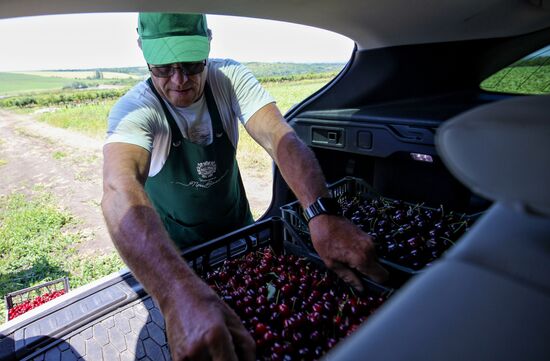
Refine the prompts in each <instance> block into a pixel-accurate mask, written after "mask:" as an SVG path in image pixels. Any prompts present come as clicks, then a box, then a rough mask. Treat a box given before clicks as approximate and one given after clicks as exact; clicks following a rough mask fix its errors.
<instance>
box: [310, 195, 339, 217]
mask: <svg viewBox="0 0 550 361" xmlns="http://www.w3.org/2000/svg"><path fill="white" fill-rule="evenodd" d="M320 214H329V215H335V216H336V215H341V214H342V208H341V207H340V205H339V204H338V201H337V200H336V199H335V198H330V197H319V198H317V200H316V201H315V202H313V203H312V204H311V205H310V206H309V207H307V208H306V209H304V218H305V219H306V222H307V223H309V221H311V219H312V218H313V217H316V216H318V215H320Z"/></svg>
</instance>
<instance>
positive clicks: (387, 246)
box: [281, 177, 476, 274]
mask: <svg viewBox="0 0 550 361" xmlns="http://www.w3.org/2000/svg"><path fill="white" fill-rule="evenodd" d="M329 188H330V190H331V193H332V195H333V196H334V197H335V198H336V199H337V200H338V203H339V204H340V206H341V208H342V211H343V216H344V217H346V218H348V219H350V220H351V221H352V222H353V223H354V224H356V225H357V226H359V227H360V228H361V229H363V230H364V231H365V232H366V233H368V234H370V235H371V236H372V237H373V239H374V241H375V244H376V251H377V254H378V256H379V258H380V261H381V262H382V263H384V264H385V265H387V266H389V267H391V268H393V269H396V270H399V271H402V272H404V273H406V274H415V273H417V272H419V271H420V270H421V269H422V268H424V267H426V266H429V265H430V264H431V263H432V262H433V261H434V260H436V259H438V258H439V257H441V255H442V254H443V253H445V251H447V249H449V248H450V247H451V246H452V245H454V243H455V242H456V241H457V240H458V239H459V238H460V237H461V236H462V235H463V234H464V233H465V232H466V231H467V230H468V229H469V228H470V226H471V225H472V224H473V222H474V221H475V219H476V216H468V215H466V214H464V213H457V212H453V211H447V210H445V209H444V207H443V206H440V207H439V208H431V207H425V206H423V205H420V204H411V203H408V202H404V201H401V200H394V199H390V198H385V197H382V196H380V195H378V194H377V193H376V192H375V191H374V190H373V189H372V188H371V187H370V186H369V185H368V184H367V183H366V182H364V181H363V180H361V179H358V178H353V177H347V178H344V179H343V180H340V181H339V182H337V183H335V184H333V185H332V186H330V187H329ZM281 211H282V215H283V218H284V219H285V220H287V221H288V222H289V223H290V224H291V225H292V226H293V230H294V232H295V233H296V234H298V237H299V239H300V240H301V241H302V243H303V245H304V246H305V247H307V248H308V249H309V250H310V251H312V252H315V250H314V249H313V246H312V245H311V241H310V238H309V232H308V229H307V225H306V222H305V220H304V219H303V216H302V214H301V207H300V205H299V204H298V203H297V202H294V203H291V204H289V205H286V206H284V207H282V208H281Z"/></svg>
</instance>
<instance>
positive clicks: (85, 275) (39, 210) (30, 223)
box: [0, 188, 124, 322]
mask: <svg viewBox="0 0 550 361" xmlns="http://www.w3.org/2000/svg"><path fill="white" fill-rule="evenodd" d="M57 203H58V202H57V201H56V199H54V198H53V196H52V195H51V194H49V193H47V192H45V191H44V190H42V189H40V188H37V189H35V190H34V192H32V193H31V194H30V195H24V194H21V193H13V194H10V195H6V196H2V197H0V297H2V298H3V297H4V296H5V294H7V293H9V292H14V291H17V290H20V289H23V288H27V287H31V286H34V285H37V284H41V283H43V282H46V281H51V280H54V279H57V278H60V277H64V276H68V277H69V282H70V285H71V287H72V288H75V287H78V286H81V285H84V284H86V283H89V282H90V281H92V280H94V279H97V278H100V277H102V276H104V275H107V274H110V273H112V272H115V271H117V270H119V269H121V268H122V267H123V266H124V264H123V263H122V261H121V260H120V258H119V257H118V255H117V254H116V253H115V252H114V253H113V254H110V255H106V256H102V257H82V256H78V254H77V252H76V245H77V244H78V243H79V242H81V241H82V240H83V239H82V236H81V235H80V234H78V233H76V232H74V231H72V230H71V229H73V228H72V227H74V226H75V225H76V224H77V220H76V219H74V218H73V217H72V216H71V215H70V214H69V213H68V212H66V211H64V210H62V209H59V207H58V206H57ZM4 318H5V305H4V303H3V302H2V303H1V304H0V322H3V321H5V319H4Z"/></svg>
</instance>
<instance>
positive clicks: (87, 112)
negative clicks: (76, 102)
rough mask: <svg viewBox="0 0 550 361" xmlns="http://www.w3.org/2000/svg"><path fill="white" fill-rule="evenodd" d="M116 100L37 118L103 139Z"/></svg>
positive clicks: (75, 107)
mask: <svg viewBox="0 0 550 361" xmlns="http://www.w3.org/2000/svg"><path fill="white" fill-rule="evenodd" d="M114 103H115V100H108V101H104V102H101V103H99V104H87V105H81V106H71V107H67V108H61V109H58V110H55V111H53V112H48V113H42V114H39V115H37V116H35V118H37V119H38V120H40V121H43V122H46V123H48V124H50V125H53V126H55V127H58V128H64V129H70V130H74V131H77V132H81V133H83V134H86V135H89V136H91V137H94V138H103V137H104V136H105V130H106V128H107V116H108V115H109V110H110V109H111V107H112V106H113V104H114Z"/></svg>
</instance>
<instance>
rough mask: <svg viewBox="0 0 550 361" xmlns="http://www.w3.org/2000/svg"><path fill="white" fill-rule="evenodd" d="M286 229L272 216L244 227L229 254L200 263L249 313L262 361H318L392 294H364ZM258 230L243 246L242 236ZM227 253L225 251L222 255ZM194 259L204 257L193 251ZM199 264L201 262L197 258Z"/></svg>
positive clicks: (221, 291)
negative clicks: (286, 236) (286, 235)
mask: <svg viewBox="0 0 550 361" xmlns="http://www.w3.org/2000/svg"><path fill="white" fill-rule="evenodd" d="M274 226H276V227H277V228H281V227H286V224H285V223H284V222H283V221H282V220H281V219H277V218H274V219H270V220H268V221H264V222H259V223H257V224H255V225H253V226H251V227H247V228H245V229H243V230H240V231H239V232H240V233H237V234H236V235H235V234H233V235H232V238H231V239H232V240H231V239H229V240H228V243H225V242H224V241H225V240H224V239H223V238H222V239H218V240H215V242H217V243H218V244H224V247H226V245H227V244H229V243H230V242H233V244H236V246H235V247H234V249H230V248H226V249H225V250H226V251H227V252H225V251H224V252H222V253H224V254H225V255H226V256H227V257H224V258H225V259H223V260H220V259H219V257H218V261H216V262H214V264H213V265H208V266H206V267H205V266H204V262H205V261H206V262H208V263H212V260H213V259H214V258H215V257H211V253H216V252H215V251H213V248H212V247H211V244H210V245H207V248H206V250H207V253H208V254H203V255H202V256H200V257H201V258H202V261H201V262H195V263H194V265H195V266H197V265H200V267H195V268H196V270H197V273H198V274H199V275H201V276H202V278H203V279H204V280H205V281H206V282H207V283H208V284H209V285H210V286H211V287H212V288H213V289H214V290H215V291H216V293H217V294H218V295H219V296H220V297H221V298H222V299H223V300H224V301H225V302H226V303H227V304H228V305H229V306H230V307H232V308H233V309H234V310H235V311H236V313H237V314H238V315H239V317H240V318H241V320H242V322H243V324H244V326H245V327H246V328H247V329H248V331H249V332H250V334H251V335H252V337H253V338H254V340H255V341H256V346H257V353H256V355H257V359H258V360H315V359H319V358H321V357H322V356H323V355H324V354H325V353H326V352H328V351H329V350H330V349H331V348H333V347H334V346H335V345H336V344H337V343H338V342H339V341H340V340H342V339H343V338H345V337H346V336H348V335H349V334H351V333H353V332H354V331H355V330H356V329H357V328H358V327H359V325H361V324H362V323H363V322H365V321H366V320H367V319H368V317H369V316H370V315H371V314H372V313H373V312H375V311H376V310H377V308H379V307H380V306H381V305H382V304H383V303H384V301H385V300H386V299H387V298H388V297H389V294H386V293H382V292H381V291H380V290H379V289H368V288H367V290H366V291H365V292H363V293H361V294H359V293H357V292H356V291H354V289H353V288H352V287H350V286H349V285H346V284H345V283H343V282H342V281H341V280H339V279H338V278H337V276H336V275H334V274H333V273H332V272H330V271H328V270H327V269H325V268H324V266H322V264H320V263H318V262H317V261H316V260H311V259H309V258H307V257H305V256H303V255H302V254H300V251H299V249H297V248H293V247H292V245H291V244H288V243H284V242H283V240H282V232H280V229H279V230H276V231H273V229H274ZM262 228H263V230H268V231H269V232H267V233H264V234H261V232H260V233H259V234H258V236H254V237H252V238H250V239H248V240H247V241H246V242H244V244H241V245H240V246H239V245H238V243H237V242H235V239H237V238H239V237H240V236H249V235H250V234H252V233H254V232H257V231H258V230H262ZM218 254H219V252H218ZM185 257H186V259H188V260H189V259H195V260H196V258H197V257H199V256H198V254H197V253H196V251H195V252H194V255H190V254H187V255H185ZM192 265H193V262H192Z"/></svg>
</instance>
